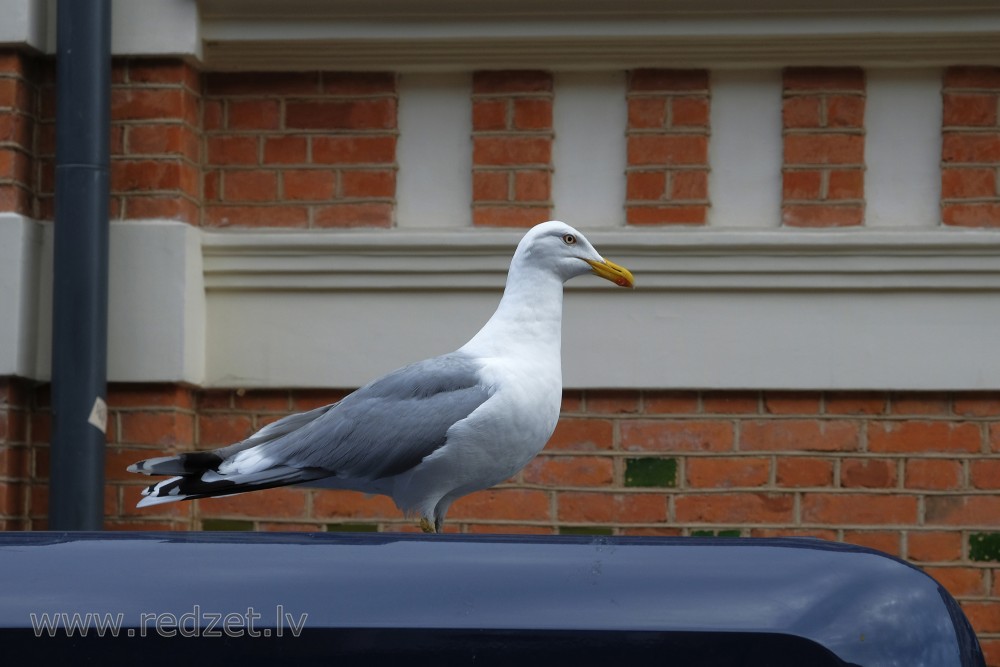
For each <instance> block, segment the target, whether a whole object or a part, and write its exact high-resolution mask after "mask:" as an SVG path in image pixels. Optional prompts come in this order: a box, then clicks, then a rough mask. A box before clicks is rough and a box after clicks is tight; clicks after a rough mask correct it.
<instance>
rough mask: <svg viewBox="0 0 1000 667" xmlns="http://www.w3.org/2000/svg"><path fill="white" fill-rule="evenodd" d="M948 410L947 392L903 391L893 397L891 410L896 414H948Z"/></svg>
mask: <svg viewBox="0 0 1000 667" xmlns="http://www.w3.org/2000/svg"><path fill="white" fill-rule="evenodd" d="M948 410H949V400H948V395H947V394H945V393H929V392H920V393H902V394H894V395H893V396H892V399H891V412H892V414H896V415H946V414H948Z"/></svg>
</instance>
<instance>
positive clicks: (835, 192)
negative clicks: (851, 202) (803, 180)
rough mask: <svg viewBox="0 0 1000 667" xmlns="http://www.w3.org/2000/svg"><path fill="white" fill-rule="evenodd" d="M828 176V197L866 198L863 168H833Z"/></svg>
mask: <svg viewBox="0 0 1000 667" xmlns="http://www.w3.org/2000/svg"><path fill="white" fill-rule="evenodd" d="M827 178H828V180H827V188H826V196H827V199H864V197H865V173H864V172H863V171H862V170H860V169H847V170H833V171H830V172H829V176H828V177H827Z"/></svg>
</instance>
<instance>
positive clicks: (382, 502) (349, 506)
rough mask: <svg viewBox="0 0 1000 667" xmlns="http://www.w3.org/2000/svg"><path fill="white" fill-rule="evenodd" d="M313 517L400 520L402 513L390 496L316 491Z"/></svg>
mask: <svg viewBox="0 0 1000 667" xmlns="http://www.w3.org/2000/svg"><path fill="white" fill-rule="evenodd" d="M312 517H313V518H316V519H362V520H364V519H381V518H390V519H398V518H401V517H402V513H401V512H400V511H399V510H398V509H396V505H395V503H393V502H392V499H390V498H389V497H388V496H381V495H366V494H362V493H357V492H354V491H314V492H313V502H312Z"/></svg>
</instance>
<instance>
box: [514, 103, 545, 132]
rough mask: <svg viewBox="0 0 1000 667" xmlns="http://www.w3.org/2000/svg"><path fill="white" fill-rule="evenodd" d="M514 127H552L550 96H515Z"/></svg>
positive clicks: (526, 128)
mask: <svg viewBox="0 0 1000 667" xmlns="http://www.w3.org/2000/svg"><path fill="white" fill-rule="evenodd" d="M513 103H514V114H513V121H514V122H513V127H514V129H517V130H547V129H551V127H552V100H551V99H550V98H540V99H539V98H521V99H518V98H514V102H513Z"/></svg>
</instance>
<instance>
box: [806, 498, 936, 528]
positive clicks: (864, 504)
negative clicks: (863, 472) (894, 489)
mask: <svg viewBox="0 0 1000 667" xmlns="http://www.w3.org/2000/svg"><path fill="white" fill-rule="evenodd" d="M801 511H802V521H803V522H805V523H821V524H834V525H845V524H846V525H883V524H914V523H916V522H917V497H916V496H904V495H897V494H891V495H890V494H874V493H807V494H804V495H803V496H802V510H801Z"/></svg>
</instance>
